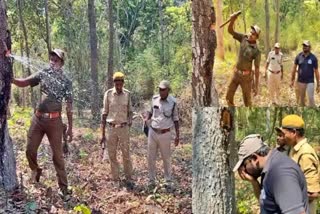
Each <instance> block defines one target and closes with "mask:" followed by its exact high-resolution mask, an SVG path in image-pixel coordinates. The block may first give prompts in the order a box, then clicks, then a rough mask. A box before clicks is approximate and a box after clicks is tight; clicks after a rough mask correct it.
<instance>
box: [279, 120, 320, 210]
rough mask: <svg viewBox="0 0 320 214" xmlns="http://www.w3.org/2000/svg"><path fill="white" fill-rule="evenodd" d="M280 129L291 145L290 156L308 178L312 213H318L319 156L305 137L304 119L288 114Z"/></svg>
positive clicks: (319, 190) (319, 185)
mask: <svg viewBox="0 0 320 214" xmlns="http://www.w3.org/2000/svg"><path fill="white" fill-rule="evenodd" d="M280 130H281V131H282V132H283V133H284V135H285V142H286V144H287V145H290V147H291V150H290V152H289V156H290V157H291V158H292V159H293V160H294V161H295V162H296V163H298V165H299V166H300V168H301V170H302V172H303V173H304V176H305V178H306V181H307V188H308V196H309V207H310V214H316V213H317V200H318V196H319V192H320V176H319V175H320V174H319V170H320V168H319V158H318V156H317V153H316V152H315V150H314V149H313V148H312V146H311V145H310V144H309V143H308V141H307V139H306V138H305V137H304V121H303V119H302V118H301V117H300V116H298V115H294V114H292V115H288V116H286V117H284V118H283V120H282V127H281V128H280Z"/></svg>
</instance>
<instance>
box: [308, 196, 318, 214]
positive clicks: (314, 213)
mask: <svg viewBox="0 0 320 214" xmlns="http://www.w3.org/2000/svg"><path fill="white" fill-rule="evenodd" d="M317 205H318V200H317V199H314V200H313V201H311V202H309V210H310V214H317Z"/></svg>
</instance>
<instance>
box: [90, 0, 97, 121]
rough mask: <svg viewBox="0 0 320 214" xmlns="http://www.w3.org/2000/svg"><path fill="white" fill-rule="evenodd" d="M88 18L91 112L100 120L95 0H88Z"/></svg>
mask: <svg viewBox="0 0 320 214" xmlns="http://www.w3.org/2000/svg"><path fill="white" fill-rule="evenodd" d="M88 20H89V30H90V49H91V114H92V116H93V119H94V121H98V120H99V115H100V114H99V113H100V112H99V102H97V100H99V88H98V85H99V84H98V47H97V46H98V39H97V26H96V12H95V4H94V0H89V1H88Z"/></svg>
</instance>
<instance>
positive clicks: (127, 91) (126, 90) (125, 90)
mask: <svg viewBox="0 0 320 214" xmlns="http://www.w3.org/2000/svg"><path fill="white" fill-rule="evenodd" d="M123 91H124V92H126V93H128V94H130V93H131V92H130V91H129V90H128V89H125V88H124V89H123Z"/></svg>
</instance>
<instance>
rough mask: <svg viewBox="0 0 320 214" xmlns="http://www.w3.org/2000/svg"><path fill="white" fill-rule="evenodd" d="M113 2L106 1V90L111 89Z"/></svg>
mask: <svg viewBox="0 0 320 214" xmlns="http://www.w3.org/2000/svg"><path fill="white" fill-rule="evenodd" d="M112 4H113V1H112V0H108V17H109V54H108V57H109V58H108V73H107V82H106V86H107V89H109V88H112V87H113V79H112V76H113V67H114V65H113V58H114V50H113V49H114V47H113V46H114V26H113V23H114V20H113V7H112Z"/></svg>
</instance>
